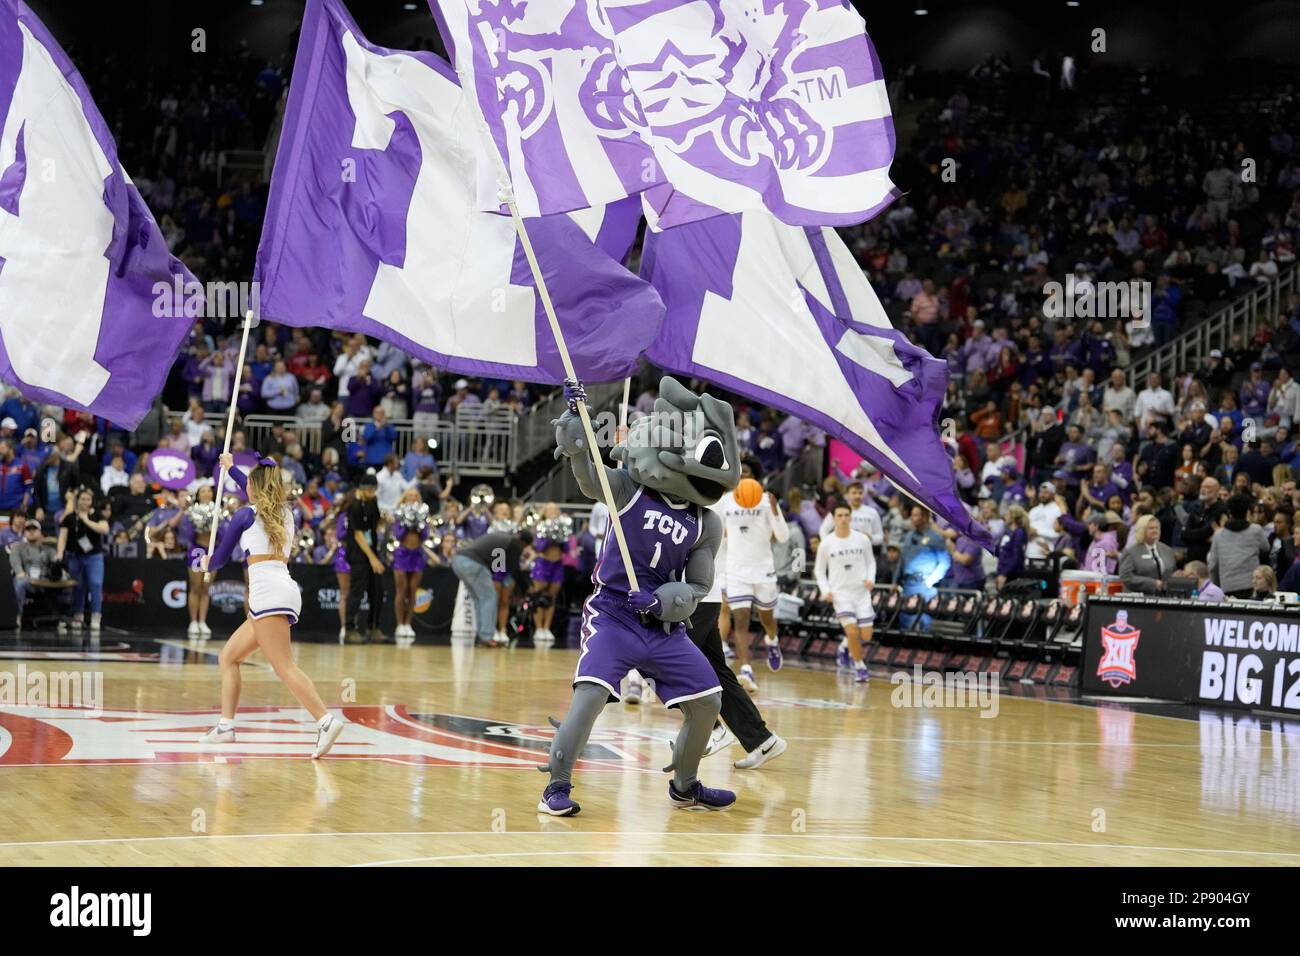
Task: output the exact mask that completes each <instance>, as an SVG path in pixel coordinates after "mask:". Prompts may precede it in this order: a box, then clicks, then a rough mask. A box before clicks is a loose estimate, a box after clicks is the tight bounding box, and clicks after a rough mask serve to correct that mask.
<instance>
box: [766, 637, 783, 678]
mask: <svg viewBox="0 0 1300 956" xmlns="http://www.w3.org/2000/svg"><path fill="white" fill-rule="evenodd" d="M782 663H784V662H783V661H782V660H781V642H780V641H773V642H772V643H771V644H768V645H767V667H768V670H774V671H779V670H780V669H781V664H782Z"/></svg>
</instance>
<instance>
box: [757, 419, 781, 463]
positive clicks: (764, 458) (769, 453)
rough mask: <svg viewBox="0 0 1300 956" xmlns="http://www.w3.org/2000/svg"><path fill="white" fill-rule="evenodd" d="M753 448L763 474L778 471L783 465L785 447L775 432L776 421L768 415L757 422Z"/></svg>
mask: <svg viewBox="0 0 1300 956" xmlns="http://www.w3.org/2000/svg"><path fill="white" fill-rule="evenodd" d="M753 448H754V454H755V455H757V456H758V460H759V463H760V464H761V465H762V466H763V471H764V472H767V473H768V474H771V473H772V472H774V471H780V470H781V468H782V466H784V465H785V445H784V443H783V442H782V440H781V435H780V434H779V433H778V432H777V430H776V421H775V420H774V419H773V418H772V417H771V416H770V415H764V416H763V420H762V421H761V422H759V425H758V431H756V432H755V433H754V439H753Z"/></svg>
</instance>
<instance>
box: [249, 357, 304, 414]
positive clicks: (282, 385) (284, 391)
mask: <svg viewBox="0 0 1300 956" xmlns="http://www.w3.org/2000/svg"><path fill="white" fill-rule="evenodd" d="M264 347H265V346H258V348H264ZM262 399H263V401H265V402H266V407H267V408H269V409H271V411H273V412H282V413H288V412H291V411H293V409H295V408H296V407H297V406H298V380H297V379H296V378H294V377H293V376H292V375H290V374H289V370H288V369H287V368H285V364H284V362H283V361H277V362H276V363H275V364H274V365H273V366H272V367H271V373H270V374H269V375H267V376H266V378H264V379H262Z"/></svg>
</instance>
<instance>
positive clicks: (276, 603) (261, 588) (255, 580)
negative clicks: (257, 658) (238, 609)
mask: <svg viewBox="0 0 1300 956" xmlns="http://www.w3.org/2000/svg"><path fill="white" fill-rule="evenodd" d="M301 612H302V591H301V590H300V589H299V587H298V584H297V582H295V581H294V579H293V578H291V577H290V576H289V566H288V565H287V564H285V563H284V562H283V561H258V562H257V563H256V564H250V565H249V566H248V613H249V616H250V617H252V618H253V619H255V620H256V619H257V618H261V617H275V616H276V615H277V614H283V615H284V616H285V617H287V618H288V619H289V623H290V624H297V623H298V615H299V614H300V613H301Z"/></svg>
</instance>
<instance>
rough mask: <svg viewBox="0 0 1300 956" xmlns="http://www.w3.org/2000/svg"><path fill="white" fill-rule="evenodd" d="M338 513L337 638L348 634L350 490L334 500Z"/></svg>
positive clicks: (335, 562) (335, 536)
mask: <svg viewBox="0 0 1300 956" xmlns="http://www.w3.org/2000/svg"><path fill="white" fill-rule="evenodd" d="M336 503H337V505H338V509H339V511H338V514H337V515H336V516H335V518H334V540H335V541H336V542H337V544H338V546H337V547H336V548H335V550H334V577H335V579H337V581H338V584H339V640H340V641H342V640H343V639H344V638H346V637H347V636H348V591H349V590H350V588H351V586H352V565H350V564H348V549H347V547H346V546H345V545H344V542H345V541H347V539H348V509H349V508H351V507H352V492H351V491H345V492H344V493H343V495H342V497H340V498H339V499H338V501H337V502H336Z"/></svg>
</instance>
